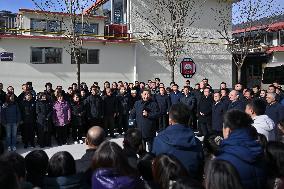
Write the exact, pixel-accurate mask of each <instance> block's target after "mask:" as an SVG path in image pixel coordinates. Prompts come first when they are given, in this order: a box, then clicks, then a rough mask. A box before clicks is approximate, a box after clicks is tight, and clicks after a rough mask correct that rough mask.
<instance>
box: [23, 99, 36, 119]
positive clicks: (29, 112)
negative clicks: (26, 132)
mask: <svg viewBox="0 0 284 189" xmlns="http://www.w3.org/2000/svg"><path fill="white" fill-rule="evenodd" d="M20 110H21V113H22V114H21V115H22V120H23V122H24V123H36V103H35V102H34V101H33V100H30V101H27V100H23V101H22V103H21V104H20Z"/></svg>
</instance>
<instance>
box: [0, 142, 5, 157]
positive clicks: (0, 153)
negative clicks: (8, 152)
mask: <svg viewBox="0 0 284 189" xmlns="http://www.w3.org/2000/svg"><path fill="white" fill-rule="evenodd" d="M3 153H4V143H3V142H2V140H0V156H1V155H2V154H3Z"/></svg>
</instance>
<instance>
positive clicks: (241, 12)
mask: <svg viewBox="0 0 284 189" xmlns="http://www.w3.org/2000/svg"><path fill="white" fill-rule="evenodd" d="M222 2H223V0H219V3H222ZM277 6H278V5H277V3H276V2H275V0H241V1H239V2H236V3H234V4H233V11H232V23H233V24H238V26H240V28H238V32H237V33H239V34H237V35H239V36H238V37H236V36H235V35H234V34H233V35H232V32H231V31H232V26H231V25H228V24H227V23H228V22H231V20H228V19H231V18H228V17H226V16H224V15H222V12H223V11H225V10H226V9H228V8H229V7H226V6H225V7H224V8H223V10H218V11H217V10H215V13H216V14H215V19H216V20H217V21H218V23H219V25H218V27H219V28H221V29H220V30H217V32H218V33H219V34H220V35H221V37H222V38H224V39H225V40H226V41H227V44H226V45H227V49H228V51H229V52H230V53H231V54H232V57H233V62H234V64H235V65H236V67H237V72H238V82H240V81H241V69H242V66H243V64H244V62H245V60H246V58H247V57H248V55H249V54H250V52H252V50H253V48H256V47H257V46H258V45H260V43H259V42H260V40H261V38H262V37H263V36H262V34H261V31H262V30H263V29H265V28H267V27H268V25H270V24H271V23H273V22H274V20H273V18H274V17H275V16H276V15H279V14H281V13H282V12H283V10H281V9H278V8H277ZM264 17H267V19H266V22H265V23H262V22H260V21H259V20H260V18H264ZM257 20H258V22H256V21H257ZM255 23H257V24H255Z"/></svg>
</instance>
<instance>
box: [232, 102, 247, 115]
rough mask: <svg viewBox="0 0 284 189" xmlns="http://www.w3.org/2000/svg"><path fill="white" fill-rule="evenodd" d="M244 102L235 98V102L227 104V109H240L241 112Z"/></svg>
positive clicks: (243, 109) (243, 108)
mask: <svg viewBox="0 0 284 189" xmlns="http://www.w3.org/2000/svg"><path fill="white" fill-rule="evenodd" d="M245 108H246V107H245V104H244V102H243V101H242V100H237V101H235V102H230V103H229V105H228V110H233V109H234V110H240V111H242V112H244V111H245Z"/></svg>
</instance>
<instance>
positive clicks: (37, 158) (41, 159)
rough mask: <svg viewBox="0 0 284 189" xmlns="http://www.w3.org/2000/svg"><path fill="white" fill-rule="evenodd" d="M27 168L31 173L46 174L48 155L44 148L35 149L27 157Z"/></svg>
mask: <svg viewBox="0 0 284 189" xmlns="http://www.w3.org/2000/svg"><path fill="white" fill-rule="evenodd" d="M25 163H26V170H27V173H28V174H31V175H37V174H38V175H45V174H46V172H47V167H48V156H47V154H46V152H45V151H43V150H34V151H31V152H30V153H28V154H27V155H26V157H25Z"/></svg>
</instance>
